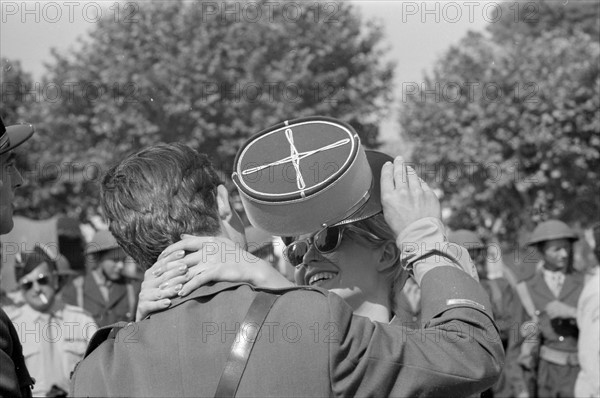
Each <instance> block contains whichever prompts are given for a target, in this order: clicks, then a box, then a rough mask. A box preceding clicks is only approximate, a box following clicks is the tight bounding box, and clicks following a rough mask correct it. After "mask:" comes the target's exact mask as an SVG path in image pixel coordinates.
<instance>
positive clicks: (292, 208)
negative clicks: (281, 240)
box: [232, 117, 380, 236]
mask: <svg viewBox="0 0 600 398" xmlns="http://www.w3.org/2000/svg"><path fill="white" fill-rule="evenodd" d="M232 177H233V181H234V183H235V184H236V186H237V187H238V189H239V192H240V197H241V199H242V202H243V204H244V208H245V210H246V214H247V215H248V219H249V220H250V222H251V223H252V224H253V225H255V226H256V227H259V228H261V229H264V230H265V231H267V232H269V233H270V234H273V235H276V236H298V235H303V234H308V233H314V232H315V231H318V230H320V229H322V228H325V227H328V226H332V225H335V224H337V223H340V222H343V221H344V220H346V219H348V218H349V217H350V216H352V215H354V214H357V212H358V213H360V211H361V209H364V208H365V205H366V203H367V201H368V200H369V198H370V195H371V190H372V187H373V184H374V182H373V180H374V179H373V175H372V173H371V168H370V167H369V162H368V160H367V155H366V153H365V150H364V148H363V147H362V145H361V143H360V138H359V137H358V134H357V133H356V131H354V129H353V128H352V127H351V126H350V125H349V124H347V123H344V122H342V121H339V120H336V119H332V118H327V117H308V118H302V119H295V120H290V121H285V122H283V123H280V124H278V125H275V126H272V127H270V128H268V129H265V130H263V131H261V132H259V133H258V134H256V135H254V136H253V137H251V138H250V139H249V140H248V141H247V142H246V143H245V144H244V145H243V146H242V147H241V148H240V150H239V151H238V153H237V155H236V158H235V163H234V173H233V176H232ZM373 211H380V205H379V210H377V209H374V210H373V209H371V210H370V211H369V212H373ZM363 218H364V217H363Z"/></svg>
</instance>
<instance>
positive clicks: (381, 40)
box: [0, 0, 600, 397]
mask: <svg viewBox="0 0 600 398" xmlns="http://www.w3.org/2000/svg"><path fill="white" fill-rule="evenodd" d="M404 3H406V4H407V6H406V7H403V11H404V12H405V13H408V12H410V13H411V14H410V15H411V16H413V15H415V14H414V13H413V12H416V11H415V10H416V9H415V8H410V7H408V5H411V7H414V6H415V5H416V7H417V8H418V7H419V4H421V3H411V2H404ZM15 4H16V3H15ZM115 4H118V6H117V7H116V8H111V9H110V11H109V12H106V10H108V8H106V7H105V8H104V10H105V12H104V16H103V17H102V18H100V19H98V21H97V23H95V24H94V26H93V28H92V29H90V30H89V31H88V32H87V33H86V35H84V36H82V37H80V38H79V39H78V40H79V43H78V46H77V47H76V48H74V49H71V50H69V51H68V52H62V53H61V52H58V51H54V52H53V56H52V61H51V62H49V63H48V64H47V65H46V72H45V74H44V76H43V77H42V79H40V80H39V81H35V80H34V79H33V77H32V76H31V74H30V73H28V71H27V70H26V69H25V68H24V67H22V65H21V63H20V62H19V61H18V60H16V59H9V58H7V57H5V56H4V55H2V68H1V70H0V79H1V88H2V92H1V99H2V100H1V108H0V112H1V115H2V118H3V119H4V121H5V123H6V124H16V123H20V122H29V123H33V124H34V125H35V126H36V131H37V132H36V134H35V135H34V137H33V138H32V139H31V140H30V143H29V144H28V146H27V148H26V149H22V150H20V151H17V158H16V159H17V163H18V165H19V167H20V169H21V170H23V172H22V174H23V176H24V177H25V180H26V184H24V185H23V187H21V188H20V189H19V190H18V191H17V193H16V195H17V199H16V200H15V214H17V217H15V227H14V229H13V231H12V232H11V233H9V234H7V235H4V236H2V257H1V259H2V274H1V275H2V279H1V289H2V296H1V303H2V308H3V309H4V310H5V311H6V312H7V314H8V315H9V316H10V317H11V320H13V322H14V323H15V325H16V328H17V330H18V331H19V332H20V333H21V335H22V336H23V335H25V336H27V333H30V334H31V335H32V336H42V338H34V339H28V342H29V343H28V342H26V341H23V347H24V353H25V357H26V361H27V365H28V367H29V366H31V368H30V372H31V373H32V376H33V377H34V378H36V379H37V380H38V383H36V391H35V393H36V394H38V395H42V396H43V395H54V396H60V395H64V394H66V391H67V390H68V375H69V373H70V371H71V370H72V368H73V366H74V365H75V363H76V362H77V361H78V360H79V359H80V358H81V357H82V356H83V354H84V353H85V347H86V344H87V340H86V339H89V337H91V335H92V333H93V331H95V330H96V329H97V328H98V327H102V326H105V325H108V324H111V323H114V322H118V321H132V320H134V317H135V307H136V302H137V295H138V293H139V289H140V284H141V281H142V279H143V275H142V274H141V273H140V271H139V270H138V269H137V268H136V265H135V264H134V263H133V262H132V261H131V260H130V259H129V258H128V257H127V255H125V253H124V252H123V251H122V249H120V248H119V247H118V245H117V244H116V242H115V241H114V239H113V238H112V236H111V235H110V233H109V232H108V231H107V229H108V228H107V225H106V224H105V222H104V218H103V214H102V209H101V207H100V206H99V179H100V178H101V176H102V174H103V172H104V171H105V170H106V169H107V168H108V167H109V166H110V165H112V164H114V163H115V162H117V161H119V160H120V159H122V158H123V157H124V156H125V155H127V154H129V153H132V152H134V151H137V150H139V149H141V148H143V147H145V146H148V145H151V144H155V143H158V142H172V141H181V142H184V143H186V144H189V145H191V146H192V147H195V148H198V149H199V150H200V151H202V152H204V153H208V154H211V155H212V161H213V162H214V164H215V165H216V166H217V168H218V169H220V170H221V177H222V178H223V180H224V181H226V182H227V184H228V185H229V187H231V193H232V196H233V197H234V199H235V197H236V192H235V190H234V189H233V184H232V183H231V180H230V175H231V168H232V166H233V159H234V157H235V154H236V152H237V150H238V149H239V147H240V145H241V144H242V143H243V142H244V141H245V140H246V139H247V138H248V137H249V136H250V135H252V134H254V133H256V132H258V131H260V130H261V129H262V128H264V127H266V126H269V125H273V124H275V123H277V122H280V121H282V120H286V119H290V118H296V117H301V116H308V115H327V116H332V117H335V118H338V119H340V120H343V121H346V122H348V123H350V124H351V125H352V126H353V127H354V128H355V130H356V131H357V132H358V134H359V135H360V137H361V140H362V143H363V145H364V146H366V147H367V148H375V149H378V150H380V151H383V152H386V153H388V154H390V155H398V154H401V155H403V156H404V157H405V158H407V159H411V160H412V162H413V166H414V168H415V170H416V171H417V173H418V174H419V175H420V177H421V178H423V180H425V181H427V182H428V184H429V185H430V186H431V187H433V188H435V190H436V193H437V194H438V196H439V198H440V200H441V202H442V206H443V216H444V221H445V223H446V224H447V225H448V227H449V231H451V233H450V235H449V237H450V239H451V240H453V241H455V242H456V243H460V244H463V245H464V246H465V247H467V249H469V250H470V252H471V256H472V258H473V259H474V262H475V263H476V265H477V266H478V271H479V276H480V280H481V282H482V284H483V285H484V287H485V288H486V291H488V293H489V295H490V298H491V302H492V303H493V306H494V315H495V316H496V318H497V321H498V324H499V326H500V327H501V329H502V333H503V336H504V337H503V338H504V339H505V340H506V341H505V349H506V353H507V362H506V368H505V374H504V376H503V378H502V380H501V382H500V383H499V384H498V385H497V386H496V387H494V389H493V391H488V392H486V393H485V394H487V395H486V396H498V397H499V396H507V397H508V396H575V390H574V384H575V379H576V378H577V374H578V371H579V368H580V359H577V358H578V357H577V355H576V353H577V344H578V337H579V336H580V335H581V333H582V330H581V329H580V327H578V323H577V313H576V312H577V310H578V300H579V298H580V296H581V292H582V290H583V287H584V284H585V280H587V279H589V278H590V276H589V275H592V274H593V273H592V270H595V269H597V265H598V258H597V256H594V247H595V248H596V250H597V248H598V235H597V233H596V235H595V237H594V231H593V226H594V225H595V224H596V223H597V222H598V221H599V219H600V211H599V210H600V184H599V183H598V181H600V179H599V176H598V173H599V170H600V111H599V109H600V66H599V65H600V40H599V36H600V5H599V3H598V2H596V1H577V2H573V1H571V2H569V1H566V2H559V1H547V2H544V1H527V2H526V1H510V2H509V1H506V2H498V3H492V4H493V7H492V8H493V10H492V11H494V12H495V14H493V15H492V14H490V15H489V24H488V25H487V27H486V28H485V30H484V31H481V32H474V31H470V32H468V33H467V34H466V35H465V36H464V37H462V38H461V39H460V41H459V42H458V43H456V44H454V45H452V46H450V47H449V48H447V49H446V51H445V52H444V53H443V54H441V56H440V57H439V58H438V59H437V61H436V62H435V64H434V66H433V68H432V69H431V70H430V71H427V72H426V73H425V74H424V76H423V79H422V81H419V82H398V81H397V79H395V77H394V71H395V64H396V63H410V62H411V59H410V56H407V57H406V58H401V59H396V60H389V57H386V56H385V55H386V49H387V47H386V46H387V45H388V44H387V43H389V42H391V41H396V40H416V41H418V40H419V37H387V36H386V35H385V30H384V29H383V27H382V26H381V24H379V23H378V22H377V21H374V20H370V19H368V18H365V17H364V15H363V14H362V13H361V12H360V9H359V7H357V5H356V4H353V2H351V1H338V2H325V1H314V2H292V1H289V0H280V1H278V2H266V1H262V0H261V1H256V2H252V3H250V2H244V1H229V0H227V1H222V2H207V1H198V2H187V1H160V2H158V1H157V2H147V3H133V2H129V3H115ZM115 4H113V6H114V5H115ZM430 4H433V5H430V9H429V10H430V11H431V10H433V11H431V12H433V13H435V12H437V13H439V14H440V15H441V17H442V18H450V17H451V15H454V14H450V11H451V10H449V9H448V10H446V11H447V12H446V11H444V10H445V3H443V2H437V3H435V2H431V3H430ZM435 4H437V6H435ZM456 4H458V5H459V10H460V9H461V7H462V8H463V9H464V10H466V8H464V7H465V6H464V5H462V3H456ZM489 4H490V3H489V2H482V3H481V4H480V5H481V6H482V8H485V7H486V6H489ZM7 7H8V6H7V5H6V4H4V5H3V13H4V16H3V18H4V17H5V16H6V15H8V13H9V11H11V10H12V9H10V8H7ZM32 7H33V6H32ZM488 9H489V7H488ZM265 10H268V11H269V14H268V15H267V14H265V12H264V11H265ZM436 10H437V11H436ZM421 11H422V10H421ZM11 12H12V11H11ZM498 15H500V17H498ZM405 16H406V15H399V16H398V24H401V23H402V22H403V18H404V17H405ZM425 17H427V15H425ZM430 17H431V16H430ZM2 33H3V35H4V36H5V37H6V34H10V32H6V31H3V32H2ZM14 40H18V38H14ZM391 114H392V115H397V125H398V128H397V131H393V132H391V133H390V132H389V131H387V132H386V133H385V134H386V137H387V138H386V139H385V140H383V139H382V131H381V125H382V124H381V122H382V120H384V119H386V118H389V115H391ZM389 137H392V139H388V138H389ZM315 172H318V169H316V171H315ZM236 204H237V210H238V211H239V212H240V213H241V214H243V208H242V206H241V203H240V202H239V200H238V201H237V202H236ZM558 220H561V221H560V222H559V221H558ZM246 224H247V227H248V228H247V235H248V242H249V251H251V252H253V253H254V254H256V255H257V256H259V257H262V258H265V259H267V260H268V261H270V262H271V263H272V264H273V266H274V267H276V268H277V269H278V270H280V271H281V272H282V273H283V274H285V275H286V276H288V277H289V278H290V279H291V278H292V277H291V275H292V267H291V266H290V265H289V264H286V262H285V261H284V259H283V256H282V254H281V253H282V249H283V248H284V245H283V242H281V241H280V240H279V239H277V238H274V237H271V236H269V235H267V234H266V233H264V232H263V231H260V230H258V229H256V228H254V227H252V226H251V225H250V224H249V223H248V222H247V220H246ZM536 227H537V229H536ZM540 228H541V229H540ZM596 231H597V230H596ZM536 239H537V240H536ZM556 241H558V242H559V243H556ZM548 242H550V243H548ZM565 242H566V243H565ZM557 244H558V246H556V245H557ZM561 245H562V246H561ZM551 249H552V250H554V251H555V252H561V253H565V255H566V258H567V260H562V261H566V262H565V263H564V265H563V266H562V267H555V268H556V269H561V270H562V271H560V272H559V274H560V273H562V274H564V275H567V277H565V276H563V277H560V276H559V277H558V279H559V281H558V282H556V283H557V287H555V289H556V290H555V291H553V292H551V294H552V295H550V296H547V297H550V299H548V298H546V299H545V300H546V301H544V300H542V299H539V298H538V297H537V296H536V293H535V289H536V287H535V286H537V285H535V284H536V281H537V279H539V278H542V279H541V280H543V281H544V283H546V285H547V287H548V288H549V286H550V285H551V284H552V283H554V282H552V283H551V282H548V281H549V279H544V278H550V276H545V275H546V274H547V273H545V272H544V270H545V269H546V268H544V264H549V263H551V262H552V261H551V255H550V254H549V251H551ZM549 256H550V257H549ZM40 267H41V268H40ZM44 267H46V268H44ZM556 269H554V270H553V271H556ZM596 273H597V272H596ZM536 278H537V279H536ZM572 278H574V279H573V280H575V279H576V280H577V281H578V282H573V285H572V289H571V288H567V287H568V286H570V285H569V283H570V282H568V281H570V280H571V279H572ZM577 278H579V279H577ZM595 283H596V292H597V288H598V286H597V280H596V282H595ZM565 286H567V287H565ZM552 289H554V288H550V290H552ZM567 290H568V291H567ZM561 292H562V293H561ZM545 293H546V294H548V292H545ZM561 294H562V296H561ZM402 297H403V300H404V301H403V302H401V303H399V307H401V308H403V309H404V310H405V312H404V313H398V314H396V316H397V317H400V318H401V319H402V321H403V322H405V323H407V324H409V325H412V327H419V289H418V287H417V286H416V285H415V284H413V283H411V280H409V282H407V284H406V286H405V287H404V295H403V296H402ZM596 297H597V295H596ZM551 302H559V303H563V304H564V306H560V305H557V304H552V305H551V306H550V307H548V304H549V303H551ZM66 304H68V305H66ZM596 304H597V303H596ZM542 307H543V308H542ZM566 307H569V308H566ZM573 311H575V312H573ZM594 316H595V319H596V325H597V319H598V312H597V306H596V312H595V315H592V316H591V317H592V319H593V317H594ZM544 319H545V320H544ZM554 319H564V321H560V322H559V321H556V320H554ZM546 321H547V323H548V325H550V323H552V324H551V325H550V326H548V328H545V327H544V326H542V325H545V323H544V322H546ZM551 321H552V322H551ZM57 322H58V323H59V324H61V325H62V326H61V327H58V328H57V329H56V328H52V327H46V326H48V325H52V324H53V323H57ZM557 322H558V323H560V325H558V326H557ZM75 324H76V325H77V326H73V325H75ZM45 325H46V326H45ZM69 325H71V326H69ZM530 326H531V328H529V327H530ZM546 326H547V325H546ZM69 328H71V329H69ZM77 328H81V330H79V329H77ZM557 328H558V329H557ZM55 329H56V330H60V331H64V330H67V329H69V330H71V331H72V332H73V335H72V336H67V334H65V333H62V335H59V336H57V335H56V334H53V330H54V332H55V331H56V330H55ZM76 329H77V330H76ZM546 329H548V330H546ZM557 330H558V332H557ZM23 333H24V334H23ZM593 333H596V334H595V335H594V334H592V337H593V338H594V339H596V343H595V346H592V351H593V349H595V350H596V351H595V361H598V360H599V359H598V349H597V348H598V344H597V339H598V338H600V336H598V334H597V331H596V332H593ZM73 336H78V337H77V338H73ZM30 343H31V344H30ZM542 347H547V348H545V349H544V348H542ZM593 347H595V348H593ZM573 353H575V355H573ZM49 358H50V359H49ZM544 362H547V363H548V364H550V365H544ZM595 366H596V368H595V370H596V371H598V367H597V362H596V365H595ZM597 376H598V373H596V384H595V387H593V388H595V390H592V395H588V396H597V394H598V384H597V379H598V378H597ZM548 383H549V384H548ZM547 384H548V385H547ZM559 385H560V386H562V387H559ZM563 387H564V388H565V389H566V390H561V391H559V390H560V388H563ZM565 394H567V395H565ZM594 394H596V395H594Z"/></svg>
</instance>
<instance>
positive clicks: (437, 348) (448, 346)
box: [329, 267, 504, 397]
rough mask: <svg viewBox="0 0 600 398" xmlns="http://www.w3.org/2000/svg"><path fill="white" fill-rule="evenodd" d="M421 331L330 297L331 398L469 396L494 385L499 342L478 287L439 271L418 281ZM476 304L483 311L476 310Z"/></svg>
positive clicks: (455, 274)
mask: <svg viewBox="0 0 600 398" xmlns="http://www.w3.org/2000/svg"><path fill="white" fill-rule="evenodd" d="M422 289H423V296H422V299H423V321H424V322H426V325H425V328H423V329H418V330H416V329H409V328H406V327H401V326H396V325H388V324H381V323H377V322H375V323H373V322H371V321H370V320H369V319H367V318H364V317H360V316H356V315H352V314H351V310H346V311H344V310H343V308H342V307H344V304H345V303H343V302H340V300H338V299H337V298H336V296H335V295H330V296H329V297H330V298H329V300H330V308H331V316H332V322H334V324H336V325H339V328H338V329H339V335H338V337H339V339H337V340H336V344H332V345H330V366H331V368H330V377H331V384H332V389H333V392H334V394H335V395H336V396H402V397H405V396H411V397H416V396H448V397H451V396H463V397H464V396H467V395H471V394H474V393H477V392H481V391H483V390H485V389H487V388H488V387H490V386H492V385H493V384H494V383H495V381H496V380H497V378H498V376H499V374H500V370H501V367H502V365H503V360H504V352H503V349H502V343H501V341H500V337H499V335H498V331H497V330H496V327H495V325H494V322H493V321H492V317H491V314H490V312H489V304H488V302H487V298H486V297H485V292H483V291H482V289H481V287H480V286H479V284H478V282H477V281H476V280H474V279H473V278H471V277H470V276H468V275H466V274H465V273H464V272H462V271H461V270H458V269H456V268H452V267H443V268H438V269H434V270H431V271H429V272H428V273H427V275H426V276H425V277H424V278H423V281H422ZM473 303H476V304H479V305H481V307H480V306H479V305H474V304H473Z"/></svg>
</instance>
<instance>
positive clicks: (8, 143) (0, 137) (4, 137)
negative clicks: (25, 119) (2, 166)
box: [0, 117, 35, 155]
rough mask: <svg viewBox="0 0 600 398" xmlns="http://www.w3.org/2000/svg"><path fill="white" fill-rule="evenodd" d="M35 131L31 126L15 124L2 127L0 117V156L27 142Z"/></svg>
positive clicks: (2, 123)
mask: <svg viewBox="0 0 600 398" xmlns="http://www.w3.org/2000/svg"><path fill="white" fill-rule="evenodd" d="M34 131H35V129H34V128H33V125H31V124H17V125H14V126H4V122H3V121H2V118H1V117H0V155H2V154H3V153H6V152H8V151H11V150H13V149H15V148H16V147H18V146H19V145H21V144H22V143H23V142H25V141H27V140H28V139H29V138H30V137H31V136H32V135H33V132H34Z"/></svg>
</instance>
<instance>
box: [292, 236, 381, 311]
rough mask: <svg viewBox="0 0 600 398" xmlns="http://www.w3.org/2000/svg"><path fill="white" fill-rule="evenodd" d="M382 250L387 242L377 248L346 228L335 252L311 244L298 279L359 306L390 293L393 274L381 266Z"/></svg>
mask: <svg viewBox="0 0 600 398" xmlns="http://www.w3.org/2000/svg"><path fill="white" fill-rule="evenodd" d="M311 237H312V236H311V235H303V236H300V237H299V239H306V238H311ZM382 252H383V245H381V247H375V248H374V247H373V245H369V244H368V243H367V241H366V239H365V238H364V237H362V236H359V234H358V233H356V232H355V231H353V230H346V231H345V232H344V233H343V236H342V239H341V242H340V245H339V247H338V248H337V249H336V250H334V251H333V252H331V253H326V254H323V253H320V252H319V251H318V250H316V249H315V247H314V245H312V244H311V245H310V246H309V248H308V251H307V252H306V254H305V255H304V257H303V262H302V265H299V266H298V267H296V271H295V279H296V283H297V284H299V285H308V286H317V287H321V288H323V289H327V290H330V291H332V292H334V293H336V294H337V295H339V296H340V297H342V298H343V299H344V300H346V302H348V303H349V304H350V305H351V306H352V307H353V308H355V309H356V308H358V307H359V306H360V305H361V304H362V303H363V302H365V301H370V300H376V297H380V296H381V295H382V293H384V294H386V295H387V294H389V278H388V277H387V276H385V275H384V274H383V273H382V272H380V271H379V270H378V264H379V262H380V257H381V255H382ZM386 289H387V290H388V292H385V290H386Z"/></svg>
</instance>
